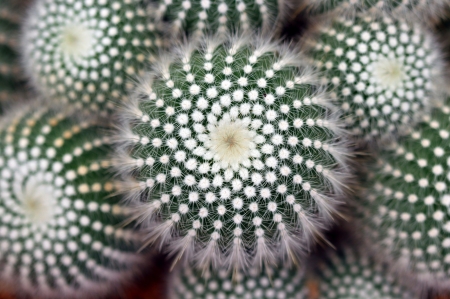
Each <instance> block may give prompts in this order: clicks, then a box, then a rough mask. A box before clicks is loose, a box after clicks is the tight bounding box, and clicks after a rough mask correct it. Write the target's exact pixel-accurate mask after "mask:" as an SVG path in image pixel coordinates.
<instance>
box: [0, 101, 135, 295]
mask: <svg viewBox="0 0 450 299" xmlns="http://www.w3.org/2000/svg"><path fill="white" fill-rule="evenodd" d="M80 115H83V113H81V112H80V111H78V110H76V109H75V110H74V109H57V110H55V109H51V108H49V106H48V105H38V104H33V105H30V106H28V107H26V108H23V107H21V109H17V110H12V111H9V112H8V116H7V117H4V118H3V119H2V120H1V123H0V173H1V180H0V194H1V200H0V216H1V217H0V263H1V270H0V276H1V278H2V280H6V281H9V282H10V283H11V284H13V285H16V286H18V287H19V289H20V291H21V292H24V293H34V294H35V295H36V296H42V297H45V298H53V297H54V298H61V297H64V296H68V295H70V296H72V297H73V296H74V294H78V295H82V294H88V292H92V291H96V292H97V293H98V294H99V295H100V294H101V293H104V292H108V291H110V290H111V288H113V287H114V286H115V285H116V284H117V282H118V281H119V280H124V277H126V276H127V275H130V271H131V270H133V268H134V267H135V266H136V262H138V261H139V255H137V254H136V249H137V248H138V247H136V245H133V244H135V243H136V241H137V240H136V233H134V232H132V231H130V230H128V229H125V228H119V227H118V224H119V223H120V222H121V221H123V219H125V217H126V210H125V208H123V207H121V206H120V205H119V200H118V198H117V197H111V194H112V193H113V192H114V189H115V185H114V184H113V183H112V182H111V181H110V179H109V176H108V175H107V168H108V167H109V162H108V161H107V160H106V159H101V158H100V157H102V156H104V155H105V153H106V152H107V151H106V147H107V144H108V143H109V140H108V138H107V137H104V136H102V135H101V134H99V132H100V131H101V126H100V124H98V123H97V121H96V120H95V118H92V117H89V116H87V115H84V117H83V118H81V119H80ZM76 116H78V117H76ZM77 118H78V119H77ZM107 196H109V198H107Z"/></svg>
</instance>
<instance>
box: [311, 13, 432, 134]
mask: <svg viewBox="0 0 450 299" xmlns="http://www.w3.org/2000/svg"><path fill="white" fill-rule="evenodd" d="M313 43H314V48H313V49H312V55H313V57H314V59H315V61H316V63H317V65H318V66H319V67H320V68H321V70H323V71H324V72H325V80H326V82H327V83H328V84H329V85H330V89H332V90H333V94H334V96H335V98H336V99H337V101H338V102H339V103H340V106H341V109H342V110H343V112H344V114H345V119H346V123H347V127H348V128H349V129H350V130H352V132H353V134H355V135H356V136H357V138H358V139H360V140H372V139H373V138H379V137H381V136H386V135H388V134H390V133H391V132H393V131H395V130H396V129H399V128H401V127H403V126H409V125H410V124H412V123H413V122H414V120H416V119H417V114H418V112H420V111H422V110H424V109H425V110H427V109H428V108H429V105H430V101H431V98H432V97H433V96H434V95H435V94H437V92H436V89H437V87H439V86H441V85H440V84H439V79H440V78H438V76H439V74H440V65H439V64H437V63H436V62H437V58H438V57H439V55H438V54H437V51H436V50H435V49H433V46H432V43H431V36H430V35H428V34H427V32H426V31H424V30H423V29H421V28H420V27H419V26H411V25H408V24H407V23H406V22H405V21H401V20H400V21H399V20H393V19H389V18H373V17H369V16H367V15H358V16H357V17H356V18H354V19H351V20H350V19H342V18H341V19H337V20H335V21H334V22H333V23H332V25H330V26H326V27H324V28H322V31H321V35H320V37H319V40H318V41H314V42H313Z"/></svg>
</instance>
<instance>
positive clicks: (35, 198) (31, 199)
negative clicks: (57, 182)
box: [16, 179, 56, 225]
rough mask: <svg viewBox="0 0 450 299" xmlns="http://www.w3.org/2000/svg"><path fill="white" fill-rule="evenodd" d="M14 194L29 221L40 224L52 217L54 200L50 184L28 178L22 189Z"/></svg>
mask: <svg viewBox="0 0 450 299" xmlns="http://www.w3.org/2000/svg"><path fill="white" fill-rule="evenodd" d="M16 196H17V198H18V199H19V200H20V201H21V202H22V212H23V214H24V215H25V217H26V218H27V219H28V221H29V222H31V223H34V224H37V225H40V224H44V223H46V222H49V221H50V220H51V219H52V218H53V215H54V208H55V204H56V200H55V198H54V196H53V188H52V187H51V186H50V185H46V184H45V183H43V182H39V181H37V180H34V179H30V180H28V181H27V183H26V185H25V186H24V187H23V188H22V190H19V191H16Z"/></svg>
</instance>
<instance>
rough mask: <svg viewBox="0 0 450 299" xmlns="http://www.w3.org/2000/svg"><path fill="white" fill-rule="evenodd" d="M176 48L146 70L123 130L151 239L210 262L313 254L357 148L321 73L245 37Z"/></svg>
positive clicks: (132, 182) (122, 157) (125, 163)
mask: <svg viewBox="0 0 450 299" xmlns="http://www.w3.org/2000/svg"><path fill="white" fill-rule="evenodd" d="M176 53H178V55H174V56H173V57H171V58H169V59H163V60H162V61H164V62H163V63H161V64H160V65H158V66H155V69H154V70H153V72H151V73H150V75H149V77H146V78H142V80H141V83H140V84H139V86H138V87H137V89H136V95H135V96H134V97H133V98H132V100H131V101H130V103H129V105H128V106H127V107H126V108H125V109H124V111H122V113H121V116H122V118H123V120H124V125H123V127H122V130H121V134H119V135H118V136H117V139H118V141H119V142H120V144H121V146H119V147H120V148H122V149H123V148H124V147H125V148H126V150H123V153H121V152H120V151H119V152H118V154H117V156H116V160H117V165H116V168H117V171H118V173H119V174H122V175H123V174H126V173H132V174H133V176H130V179H129V180H127V181H126V182H124V184H123V185H124V186H123V188H124V190H123V191H124V192H128V197H129V198H131V200H132V201H134V202H135V203H136V204H137V205H138V208H137V213H136V215H135V216H136V217H138V218H141V220H151V221H150V223H151V224H150V228H149V230H150V241H149V242H151V241H152V240H156V239H160V240H162V241H163V243H165V241H168V243H169V244H170V247H171V249H172V250H173V251H174V252H177V251H178V252H180V255H182V254H183V253H188V256H189V257H191V253H193V252H194V251H196V252H197V253H198V254H197V255H196V260H197V262H198V263H199V264H200V265H201V267H203V266H204V267H207V266H208V265H209V264H210V263H211V262H215V261H218V260H222V259H221V257H225V259H223V262H224V263H225V265H227V266H233V267H234V266H237V267H238V268H239V267H243V266H245V265H246V263H247V262H248V261H254V262H257V263H261V262H262V261H264V262H273V261H274V258H275V256H279V255H283V256H286V255H289V256H294V255H295V251H299V252H304V251H305V248H304V246H305V245H307V243H309V241H310V240H311V237H312V236H313V235H314V233H315V232H318V231H320V228H321V227H322V226H323V225H324V224H327V223H329V222H330V219H331V218H332V214H333V213H334V212H335V206H336V203H337V202H338V200H337V199H336V196H337V195H339V194H340V192H341V191H342V189H343V188H342V187H343V185H344V184H345V179H346V170H345V169H344V168H345V166H346V164H345V163H346V162H345V160H346V159H345V156H346V155H347V154H349V152H348V151H349V149H348V148H346V147H345V141H344V140H342V139H339V138H341V137H342V133H343V130H342V129H341V126H340V124H339V122H338V121H337V116H338V115H336V113H334V112H332V111H331V108H334V107H333V106H332V105H331V103H330V101H329V100H328V98H327V95H326V94H325V93H324V92H323V88H322V87H321V86H320V85H316V84H315V82H316V81H317V80H316V78H315V77H314V76H313V73H312V69H309V68H307V67H304V66H303V67H302V66H299V65H301V64H302V63H304V61H303V60H301V58H298V57H297V56H296V55H294V54H293V53H291V52H290V51H288V50H286V49H284V48H282V47H280V46H277V45H275V44H272V43H270V42H269V41H265V40H262V39H261V38H256V39H254V40H252V39H250V38H248V37H247V36H244V37H241V38H234V39H233V38H232V39H227V40H224V41H218V40H209V39H206V41H205V44H204V45H203V46H202V47H198V48H196V47H194V46H192V45H187V46H186V47H184V48H182V49H179V50H178V51H177V52H176ZM342 138H343V137H342ZM142 194H144V198H143V202H141V195H142ZM153 220H156V221H153ZM155 222H156V223H155ZM172 237H174V238H172ZM169 240H170V241H169ZM194 248H196V249H195V250H194Z"/></svg>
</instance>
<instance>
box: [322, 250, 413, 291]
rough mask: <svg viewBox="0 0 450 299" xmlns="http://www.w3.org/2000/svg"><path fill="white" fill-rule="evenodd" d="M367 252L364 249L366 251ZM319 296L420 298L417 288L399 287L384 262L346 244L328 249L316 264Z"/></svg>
mask: <svg viewBox="0 0 450 299" xmlns="http://www.w3.org/2000/svg"><path fill="white" fill-rule="evenodd" d="M366 254H367V252H366ZM316 272H317V278H318V286H319V291H320V298H326V299H349V298H352V299H381V298H383V299H402V298H403V299H419V298H421V297H420V296H419V293H418V291H417V292H414V291H413V288H412V287H411V286H410V287H409V289H407V288H405V287H402V286H401V285H400V284H399V282H398V279H395V278H394V276H393V274H391V273H389V272H388V269H387V267H386V265H383V264H382V263H377V262H376V261H375V260H374V259H373V258H372V257H369V256H367V255H364V254H363V253H362V250H361V249H355V248H350V247H349V246H345V247H343V248H340V249H339V250H338V251H337V252H336V251H331V250H329V251H328V252H327V253H326V254H325V255H324V256H323V257H321V260H320V261H319V262H318V265H317V269H316Z"/></svg>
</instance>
